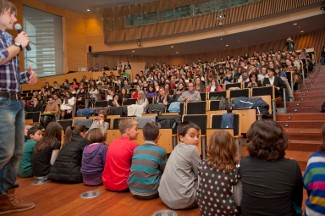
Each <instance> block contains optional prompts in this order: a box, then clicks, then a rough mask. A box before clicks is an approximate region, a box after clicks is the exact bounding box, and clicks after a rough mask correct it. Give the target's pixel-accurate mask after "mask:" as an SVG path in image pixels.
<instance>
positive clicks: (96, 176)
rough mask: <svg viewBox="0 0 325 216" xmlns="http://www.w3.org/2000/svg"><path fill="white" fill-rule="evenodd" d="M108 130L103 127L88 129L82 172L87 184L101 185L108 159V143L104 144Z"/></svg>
mask: <svg viewBox="0 0 325 216" xmlns="http://www.w3.org/2000/svg"><path fill="white" fill-rule="evenodd" d="M105 138H106V132H105V133H103V130H102V129H101V128H94V129H91V130H90V131H88V134H87V139H88V141H89V143H90V144H89V145H87V146H86V147H85V148H84V150H83V154H82V163H81V173H82V177H83V182H84V184H85V185H101V184H102V183H103V182H102V172H103V170H104V165H105V161H106V152H107V145H106V144H104V142H105Z"/></svg>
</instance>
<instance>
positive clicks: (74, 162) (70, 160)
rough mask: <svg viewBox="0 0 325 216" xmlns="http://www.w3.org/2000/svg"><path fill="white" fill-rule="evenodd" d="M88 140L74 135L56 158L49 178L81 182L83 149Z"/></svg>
mask: <svg viewBox="0 0 325 216" xmlns="http://www.w3.org/2000/svg"><path fill="white" fill-rule="evenodd" d="M87 144H88V141H87V140H86V139H84V138H82V137H81V136H79V135H72V138H71V142H69V143H67V144H65V145H64V147H63V148H62V149H61V150H60V153H59V156H58V157H57V159H56V160H55V162H54V164H53V166H52V168H51V171H50V174H49V176H48V179H50V180H53V181H59V182H67V183H81V182H82V175H81V173H80V168H81V159H82V151H83V149H84V147H85V146H86V145H87Z"/></svg>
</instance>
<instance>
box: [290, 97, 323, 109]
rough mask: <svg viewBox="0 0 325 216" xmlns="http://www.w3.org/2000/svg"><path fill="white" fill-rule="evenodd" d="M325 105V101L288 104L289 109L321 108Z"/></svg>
mask: <svg viewBox="0 0 325 216" xmlns="http://www.w3.org/2000/svg"><path fill="white" fill-rule="evenodd" d="M323 103H324V99H322V100H305V99H304V100H302V101H294V102H287V107H288V108H289V107H317V108H319V107H321V106H322V104H323Z"/></svg>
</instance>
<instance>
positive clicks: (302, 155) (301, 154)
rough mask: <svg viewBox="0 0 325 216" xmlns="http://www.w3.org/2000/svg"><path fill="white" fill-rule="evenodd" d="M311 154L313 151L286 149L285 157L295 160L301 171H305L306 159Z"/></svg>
mask: <svg viewBox="0 0 325 216" xmlns="http://www.w3.org/2000/svg"><path fill="white" fill-rule="evenodd" d="M311 154H313V152H306V151H292V150H286V155H285V157H286V158H290V159H293V160H296V161H297V162H298V164H299V167H300V169H301V171H305V170H306V166H307V162H308V159H309V157H310V155H311Z"/></svg>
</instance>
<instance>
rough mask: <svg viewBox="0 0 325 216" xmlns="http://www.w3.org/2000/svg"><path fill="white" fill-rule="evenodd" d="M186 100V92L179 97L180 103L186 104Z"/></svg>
mask: <svg viewBox="0 0 325 216" xmlns="http://www.w3.org/2000/svg"><path fill="white" fill-rule="evenodd" d="M185 100H186V97H185V92H183V93H182V94H181V96H179V98H178V102H184V101H185Z"/></svg>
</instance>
